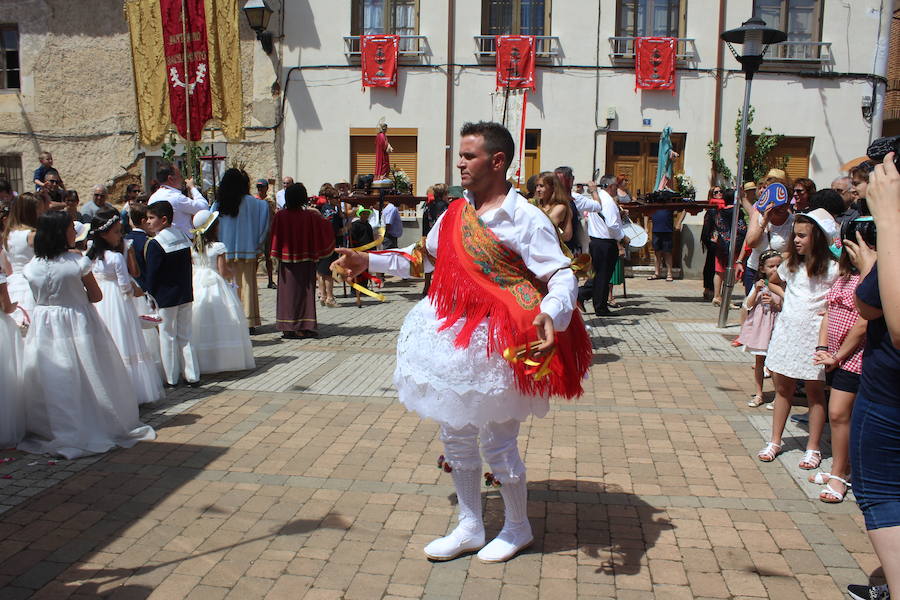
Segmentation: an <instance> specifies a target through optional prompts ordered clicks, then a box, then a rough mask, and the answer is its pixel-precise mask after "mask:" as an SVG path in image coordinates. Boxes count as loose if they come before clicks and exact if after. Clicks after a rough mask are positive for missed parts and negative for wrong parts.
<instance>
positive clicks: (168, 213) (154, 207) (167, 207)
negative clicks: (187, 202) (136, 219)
mask: <svg viewBox="0 0 900 600" xmlns="http://www.w3.org/2000/svg"><path fill="white" fill-rule="evenodd" d="M147 212H148V213H149V214H151V215H153V216H154V217H156V218H158V219H161V218H163V217H166V218H167V219H168V220H169V224H170V225H171V224H172V218H173V217H174V216H175V213H174V211H173V210H172V205H171V204H170V203H169V201H168V200H158V201H156V202H154V203H153V204H148V205H147Z"/></svg>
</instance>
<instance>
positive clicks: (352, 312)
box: [0, 280, 877, 600]
mask: <svg viewBox="0 0 900 600" xmlns="http://www.w3.org/2000/svg"><path fill="white" fill-rule="evenodd" d="M419 286H420V284H418V283H411V284H407V283H398V282H396V281H390V282H389V283H388V284H387V287H386V293H387V294H388V296H389V301H388V302H386V303H384V304H376V303H374V302H369V303H367V304H366V306H365V307H364V308H363V309H362V310H359V309H356V308H355V307H353V306H352V301H349V302H348V301H347V300H345V299H339V302H340V303H341V304H342V306H341V307H339V308H334V309H331V308H328V309H326V308H322V309H320V310H319V314H318V319H319V323H320V337H319V338H317V339H306V340H281V339H280V338H279V336H278V334H277V332H275V331H274V329H273V328H272V327H271V325H268V324H267V325H265V326H264V327H263V328H262V333H261V334H259V335H256V336H254V338H253V342H254V353H255V356H256V360H257V367H256V369H254V370H252V371H246V372H240V373H231V374H221V375H212V376H204V378H203V380H202V385H201V387H200V388H196V389H194V388H186V387H185V388H178V389H177V390H174V391H169V393H168V395H167V398H166V399H165V400H164V401H163V402H160V403H159V404H158V405H156V406H152V407H143V408H142V411H141V414H142V419H144V421H145V422H148V423H151V424H153V425H154V426H155V427H157V428H158V432H159V437H158V439H157V440H156V441H155V442H152V443H141V444H138V445H137V446H135V447H134V448H131V449H127V450H116V451H113V452H110V453H107V454H105V455H101V456H93V457H87V458H83V459H77V460H72V461H52V462H54V464H50V463H51V461H48V460H47V459H46V458H42V457H36V456H29V455H24V454H22V453H17V452H14V451H0V458H3V457H12V458H14V459H15V460H13V461H11V462H5V463H0V475H10V476H11V479H0V598H6V597H10V598H17V597H29V596H31V595H35V597H59V596H65V595H68V596H69V597H71V598H87V597H90V598H93V597H97V596H98V595H103V596H108V597H111V598H132V597H141V598H143V597H147V596H150V597H152V598H179V599H182V598H192V599H193V598H238V597H239V598H242V599H243V598H257V597H259V598H262V597H267V598H282V597H291V598H299V597H305V598H313V599H315V598H372V597H385V598H453V599H458V598H461V597H465V598H469V597H471V598H479V599H480V598H502V599H508V598H523V599H525V598H528V599H530V598H544V597H546V598H554V599H555V598H617V599H619V600H628V599H632V598H660V599H662V598H665V599H666V600H668V599H670V598H672V599H677V598H729V597H734V598H763V597H771V598H780V597H790V598H795V597H810V598H825V599H830V598H838V597H843V595H842V593H843V590H844V589H845V586H846V584H847V583H849V582H859V581H866V580H867V574H868V573H869V572H871V571H873V570H874V569H875V568H877V561H876V558H875V557H874V554H873V552H872V549H871V546H870V545H869V543H868V540H867V537H866V535H865V532H864V529H863V527H862V521H861V518H860V516H859V514H858V511H857V509H856V507H855V506H853V501H852V496H851V498H850V499H849V501H848V502H845V503H844V504H843V505H839V506H835V507H831V506H827V507H826V506H824V505H821V503H819V502H818V501H817V500H816V498H815V494H817V493H818V489H819V488H818V487H817V486H811V485H809V484H807V482H806V481H805V477H806V473H805V472H803V473H800V472H799V471H798V470H797V469H796V462H797V460H798V458H797V456H796V455H797V453H799V452H800V451H801V444H800V443H799V442H792V445H790V447H788V448H787V450H788V451H787V452H785V454H783V455H782V457H780V460H779V461H778V462H776V463H772V464H767V465H764V464H761V463H759V462H758V461H757V460H756V459H755V457H754V453H755V450H756V449H758V447H760V446H761V445H762V443H763V441H764V439H765V437H766V436H767V435H768V430H769V428H770V427H771V416H770V415H768V414H763V413H760V412H759V410H758V409H750V408H748V407H746V397H747V396H748V395H749V394H750V392H751V390H752V389H753V383H752V371H751V369H750V368H749V365H750V361H749V360H748V357H747V356H746V354H745V353H744V352H742V351H740V350H739V349H734V348H732V347H731V346H730V345H729V344H728V341H729V339H730V337H731V336H732V335H733V334H735V333H736V328H735V327H729V328H725V329H719V328H717V327H715V325H714V324H713V323H714V321H715V318H716V310H715V309H714V308H713V307H711V306H709V305H708V304H706V303H702V302H700V301H699V298H698V301H697V302H696V303H694V302H689V301H685V298H688V297H690V296H693V295H696V294H695V292H696V289H695V288H696V284H695V282H683V281H677V282H675V283H666V284H663V283H662V282H646V281H638V280H632V281H629V297H628V298H623V299H621V300H620V301H621V303H622V304H623V305H624V308H623V309H621V311H620V312H619V313H618V314H617V315H615V316H613V317H610V318H605V319H602V320H601V319H593V318H591V317H588V318H587V325H588V328H589V330H590V331H591V333H592V336H593V337H594V345H595V353H596V360H595V364H594V365H593V366H592V369H591V375H590V378H589V379H588V380H587V381H586V382H585V389H586V393H585V395H584V396H583V397H582V398H580V399H578V400H577V401H574V402H557V401H554V402H552V403H551V410H550V412H549V414H548V415H547V417H546V418H544V419H529V420H528V421H526V422H524V423H523V424H522V433H521V435H520V438H519V445H520V448H521V449H522V451H523V456H524V458H525V462H526V465H527V468H528V472H529V479H530V481H529V487H530V495H529V506H528V511H529V516H530V518H531V523H532V527H533V528H534V533H535V545H534V547H533V549H532V550H531V551H529V552H527V553H525V554H523V555H521V556H519V557H517V558H516V559H514V560H512V561H510V562H509V563H507V564H505V565H485V564H482V563H480V562H479V561H478V560H477V559H475V558H473V557H462V558H459V559H457V560H454V561H450V562H447V563H431V562H429V561H427V560H425V559H424V557H423V556H422V553H421V549H422V547H423V545H424V544H426V543H428V541H430V540H431V539H433V538H434V537H437V536H440V535H443V534H444V533H445V532H447V531H449V530H450V529H452V527H453V526H454V525H455V522H456V515H455V511H456V506H455V502H456V499H455V495H454V492H453V487H452V480H451V478H450V477H449V476H447V475H441V474H440V472H439V471H438V470H437V468H436V466H435V464H434V461H435V459H436V457H437V456H438V455H439V454H440V453H441V452H442V447H441V443H440V440H439V432H438V428H437V427H436V425H435V424H434V423H431V422H428V421H422V420H420V419H419V418H418V417H417V416H415V415H413V414H410V413H407V412H406V411H405V410H404V409H403V407H402V406H400V405H399V404H398V403H397V402H396V391H395V390H393V389H392V387H391V372H392V370H393V364H394V362H393V361H394V344H395V341H396V336H397V332H398V330H399V327H400V324H401V322H402V319H403V317H404V315H405V314H406V312H407V311H408V310H409V309H410V308H411V307H412V305H413V304H414V302H415V301H417V299H418V297H419V296H420V294H419V289H420V288H419ZM261 297H262V313H263V318H264V321H265V322H266V323H271V319H272V318H273V313H274V298H275V293H274V292H272V291H270V290H267V289H262V290H261ZM641 311H646V314H643V313H642V312H641ZM649 314H652V316H651V317H648V316H647V315H649ZM766 385H767V387H768V386H769V385H770V384H769V383H767V384H766ZM792 427H793V426H792V425H789V426H788V433H787V434H786V436H787V435H790V436H792V437H793V438H796V439H797V440H803V439H805V437H804V436H805V435H806V434H805V432H803V430H802V429H792ZM824 442H825V443H824V445H823V447H824V448H825V449H827V448H828V434H827V432H826V435H825V440H824ZM826 454H827V451H826ZM827 464H828V463H826V466H827ZM485 469H486V470H487V469H488V467H487V465H485ZM483 501H484V503H485V515H486V521H487V529H488V537H491V536H492V535H494V534H495V533H496V531H498V530H499V528H500V526H501V524H502V519H503V510H502V500H501V498H500V496H499V494H498V493H497V492H496V491H490V492H486V493H484V494H483ZM85 561H89V562H85ZM36 591H37V592H38V593H37V594H35V592H36Z"/></svg>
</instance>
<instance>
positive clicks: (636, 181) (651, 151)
mask: <svg viewBox="0 0 900 600" xmlns="http://www.w3.org/2000/svg"><path fill="white" fill-rule="evenodd" d="M659 135H660V134H659V133H637V132H634V133H632V132H615V133H608V134H607V136H606V174H607V175H625V177H626V178H628V193H629V194H630V195H631V197H632V198H634V199H637V198H638V197H640V196H643V195H644V194H649V193H650V192H652V191H653V190H654V186H655V184H656V167H657V164H658V159H657V157H658V155H659ZM685 137H686V134H684V133H673V134H672V135H671V140H672V148H673V149H674V150H675V152H677V153H678V158H677V159H675V168H674V169H673V173H676V174H677V173H682V172H684V142H685Z"/></svg>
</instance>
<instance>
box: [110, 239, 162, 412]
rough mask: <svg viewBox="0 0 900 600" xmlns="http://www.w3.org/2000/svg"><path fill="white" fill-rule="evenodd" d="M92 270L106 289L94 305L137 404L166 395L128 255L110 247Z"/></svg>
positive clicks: (159, 398)
mask: <svg viewBox="0 0 900 600" xmlns="http://www.w3.org/2000/svg"><path fill="white" fill-rule="evenodd" d="M93 272H94V277H95V278H96V279H97V285H99V286H100V291H102V292H103V299H102V300H100V302H98V303H97V304H96V305H95V306H96V307H97V313H98V314H99V315H100V318H101V319H103V322H104V323H106V328H107V329H108V330H109V333H110V335H112V338H113V341H114V342H115V343H116V348H118V349H119V354H120V355H121V356H122V362H124V363H125V371H126V372H127V373H128V375H129V377H131V382H132V387H133V389H134V392H135V394H137V400H138V404H149V403H153V402H158V401H159V400H162V399H163V398H164V397H165V395H166V393H165V390H164V389H163V385H162V377H161V376H160V373H159V369H158V367H157V365H156V363H154V362H153V355H152V354H151V353H150V350H149V349H148V347H147V342H146V340H145V339H144V333H143V331H142V328H141V322H140V320H139V318H138V314H137V310H136V309H135V304H134V301H133V300H132V298H133V297H134V292H133V288H132V284H131V275H129V273H128V265H127V264H126V263H125V255H123V254H122V253H120V252H112V251H110V250H107V251H106V252H104V253H103V258H102V259H101V258H98V259H97V260H95V261H94V265H93Z"/></svg>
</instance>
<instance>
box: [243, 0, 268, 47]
mask: <svg viewBox="0 0 900 600" xmlns="http://www.w3.org/2000/svg"><path fill="white" fill-rule="evenodd" d="M272 12H273V11H272V9H271V7H269V5H268V3H266V0H248V2H247V4H245V5H244V15H245V16H246V17H247V23H249V24H250V29H252V30H253V31H255V32H256V39H258V40H259V43H260V44H262V47H263V51H264V52H265V53H266V54H272V48H273V47H274V46H273V44H272V32H271V31H266V29H267V28H268V27H269V19H270V18H272Z"/></svg>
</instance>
